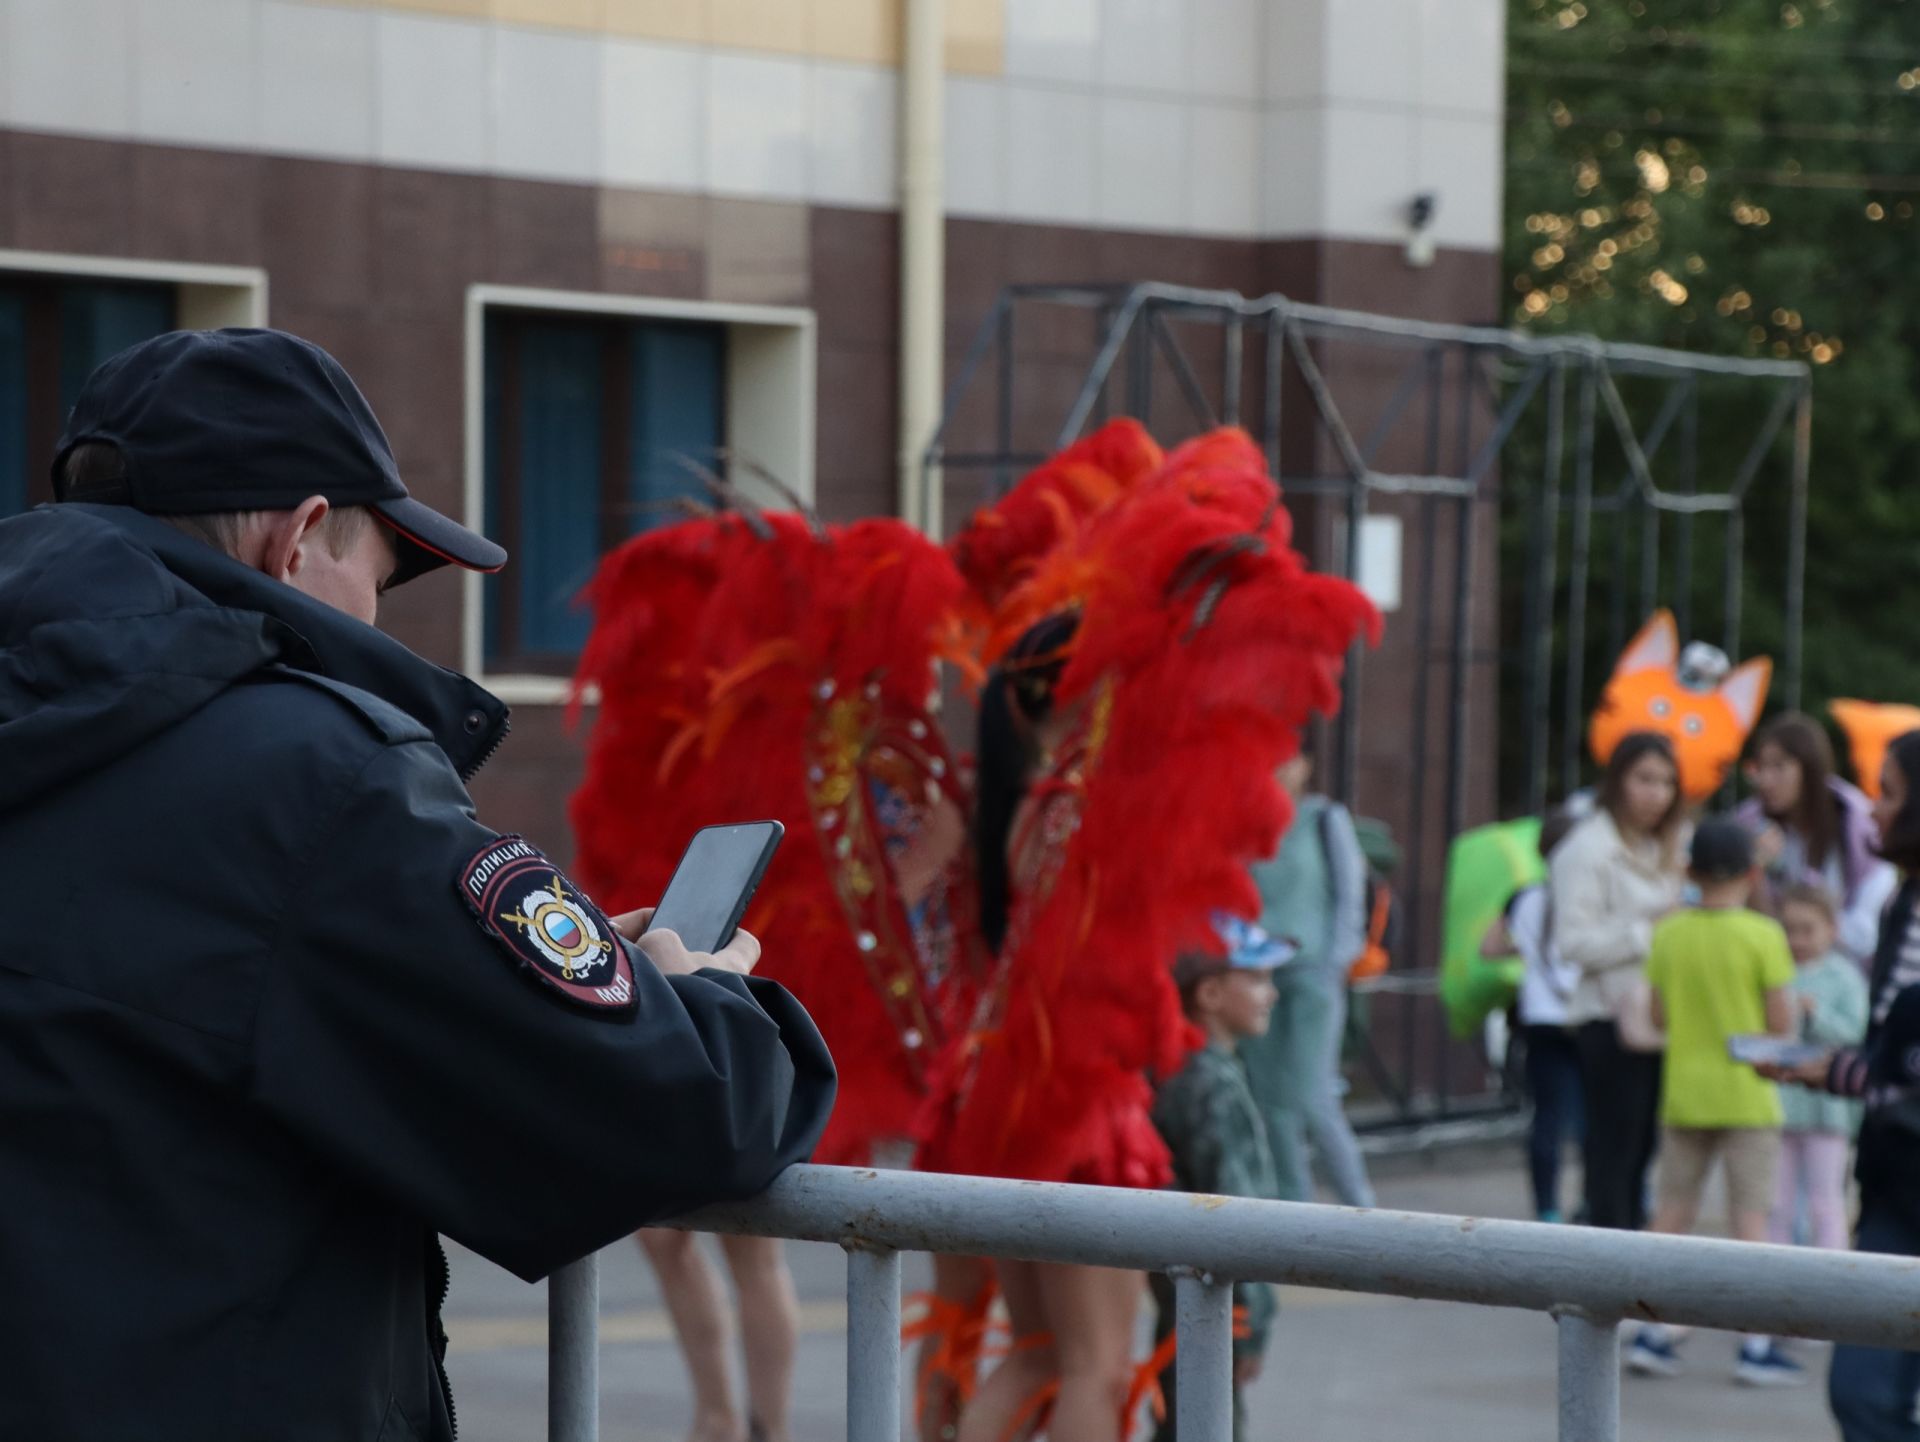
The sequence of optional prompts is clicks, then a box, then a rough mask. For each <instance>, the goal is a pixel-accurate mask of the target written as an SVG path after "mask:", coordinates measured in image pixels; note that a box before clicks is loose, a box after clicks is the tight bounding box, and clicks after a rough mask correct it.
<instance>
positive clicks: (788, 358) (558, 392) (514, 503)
mask: <svg viewBox="0 0 1920 1442" xmlns="http://www.w3.org/2000/svg"><path fill="white" fill-rule="evenodd" d="M814 331H815V327H814V316H813V312H812V311H810V310H806V309H804V308H801V307H797V306H775V305H752V304H743V303H738V302H733V301H710V300H681V299H677V298H670V297H665V296H638V295H608V294H602V293H598V292H592V291H559V290H540V289H536V288H533V287H530V286H506V285H475V286H470V287H468V289H467V327H466V339H467V345H466V386H465V394H466V447H465V455H466V463H465V465H466V474H465V481H466V484H465V501H466V505H465V511H464V516H465V519H466V522H467V524H468V525H470V526H472V527H474V528H476V529H478V530H483V531H485V532H486V533H487V534H488V535H490V536H492V537H493V538H494V539H495V540H497V541H499V542H500V543H501V545H503V546H505V547H506V548H507V554H508V557H509V559H508V562H507V566H506V569H505V570H504V571H502V572H501V573H500V574H499V575H497V576H484V577H483V576H477V575H468V576H467V577H466V578H465V580H464V581H463V583H462V584H463V587H464V592H463V594H464V597H465V602H464V605H463V606H462V608H461V642H460V655H461V669H463V670H464V671H466V673H467V674H468V675H470V676H476V677H478V678H480V680H481V681H482V682H483V683H484V684H485V685H486V686H487V687H488V688H489V689H491V690H492V691H494V692H495V693H497V694H498V695H499V696H500V697H501V698H502V699H503V700H506V701H509V702H512V703H513V704H515V705H521V704H538V705H548V704H553V703H557V702H560V701H564V700H565V699H566V698H567V695H568V691H569V681H568V678H569V677H570V676H571V675H572V673H573V668H574V665H575V663H576V662H577V660H578V657H579V653H580V648H581V646H582V645H583V644H584V643H585V640H586V637H587V633H588V630H589V629H590V626H591V620H592V618H591V615H590V614H589V613H588V612H587V611H586V610H585V609H584V608H583V607H582V606H581V605H580V591H581V588H582V587H584V586H585V585H586V584H587V582H588V581H590V580H591V579H592V578H593V574H594V571H595V568H596V567H598V565H599V564H600V561H601V559H602V558H603V557H604V556H605V555H606V554H607V552H608V551H610V550H612V549H613V548H614V547H616V546H618V545H619V544H620V543H621V542H622V541H625V540H626V539H627V538H628V537H630V536H632V535H634V534H636V533H637V532H639V531H642V530H645V529H648V528H651V527H654V526H658V525H663V524H667V523H670V522H671V521H672V520H673V519H674V517H675V516H676V515H677V514H679V513H680V507H679V506H678V505H677V504H676V502H677V501H682V500H684V499H686V498H687V497H700V498H702V499H704V498H705V497H706V489H705V487H704V486H703V485H702V484H701V482H700V480H699V478H698V477H697V476H696V475H694V474H693V473H692V472H691V471H690V470H689V469H688V463H689V462H690V463H692V464H693V465H695V466H700V467H704V468H706V469H709V470H714V471H720V472H723V473H725V474H726V476H727V479H728V480H729V481H731V482H732V483H733V484H735V485H737V486H739V487H740V488H741V490H742V491H744V492H746V493H747V494H748V495H749V496H751V497H752V498H753V499H754V500H755V501H756V502H758V503H760V504H763V505H767V506H773V507H779V506H784V505H786V504H788V498H789V497H790V496H793V495H797V496H799V497H801V498H802V499H804V500H806V501H811V500H812V499H813V461H814V456H813V450H814V414H813V405H814ZM723 456H724V457H733V458H738V460H739V461H741V462H747V463H749V464H735V465H732V466H729V465H727V464H724V463H723V459H722V458H723ZM762 470H764V473H765V474H766V475H769V476H775V477H778V478H779V483H778V484H776V485H769V484H765V483H763V482H762V481H761V480H760V479H759V478H758V476H759V473H760V472H761V471H762Z"/></svg>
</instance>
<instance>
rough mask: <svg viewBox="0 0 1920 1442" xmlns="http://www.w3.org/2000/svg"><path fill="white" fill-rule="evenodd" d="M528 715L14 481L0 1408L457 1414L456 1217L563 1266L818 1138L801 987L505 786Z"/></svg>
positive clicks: (150, 1441)
mask: <svg viewBox="0 0 1920 1442" xmlns="http://www.w3.org/2000/svg"><path fill="white" fill-rule="evenodd" d="M505 730H506V710H505V708H504V707H503V706H502V705H501V704H500V703H499V702H498V701H497V700H495V699H494V698H493V697H491V696H489V695H488V694H486V693H485V692H484V691H482V690H481V689H480V688H479V687H477V686H475V685H474V684H473V683H471V682H469V681H467V680H466V679H464V678H462V677H460V676H457V675H455V674H454V673H452V672H449V671H444V670H441V669H440V668H438V667H435V666H431V665H429V664H428V663H426V662H424V661H422V660H421V659H420V658H418V657H416V656H415V655H413V654H412V653H411V652H410V651H408V650H406V649H405V648H404V647H402V646H400V645H399V644H398V643H397V642H394V641H393V640H391V639H390V638H388V637H386V636H384V635H383V634H381V633H380V632H378V631H376V630H374V629H373V628H371V627H368V626H363V625H361V624H360V623H359V622H357V621H355V620H353V619H352V618H350V617H347V616H344V615H341V614H339V613H337V612H334V611H332V610H330V609H328V608H327V607H325V606H323V605H320V604H319V603H317V602H314V601H312V600H310V599H309V598H307V597H305V596H303V595H301V594H300V593H298V592H296V591H294V590H293V589H292V588H290V587H287V586H283V585H281V584H279V583H277V582H275V581H272V580H270V579H268V578H267V577H265V576H262V575H260V574H258V573H256V572H253V571H251V570H248V569H247V568H245V567H244V566H241V565H239V564H238V563H236V562H233V561H231V560H229V559H228V558H226V557H225V556H224V555H221V554H220V553H218V552H216V551H215V550H214V549H213V548H211V547H209V546H206V545H204V544H202V543H201V542H199V541H197V540H195V539H192V538H190V537H188V536H185V535H183V534H181V533H180V532H178V531H176V530H174V529H172V528H171V527H168V526H166V525H164V524H162V523H160V522H158V521H155V520H153V519H152V518H150V517H147V516H143V515H139V514H137V513H135V512H132V511H129V510H123V509H118V508H101V507H90V506H55V507H43V508H41V509H39V510H36V511H32V512H29V513H28V514H26V515H24V516H18V517H15V518H13V519H10V520H6V521H0V893H3V894H4V896H5V898H6V900H5V904H4V911H5V917H6V920H5V922H4V924H3V925H0V1438H5V1439H8V1442H11V1439H31V1442H66V1439H86V1442H116V1439H122V1438H128V1439H134V1438H137V1439H140V1442H163V1439H171V1438H179V1439H191V1442H220V1439H262V1438H314V1439H321V1438H324V1439H327V1442H345V1439H356V1438H369V1439H372V1438H380V1439H395V1438H401V1439H412V1438H434V1439H444V1438H448V1437H450V1436H451V1435H452V1434H453V1416H452V1408H451V1402H450V1400H449V1399H448V1398H447V1397H446V1396H445V1395H444V1378H443V1375H442V1373H441V1371H440V1365H439V1364H440V1356H439V1354H440V1352H442V1351H443V1350H444V1345H445V1344H444V1340H443V1338H442V1337H441V1336H440V1334H439V1323H438V1308H439V1304H440V1300H441V1294H442V1293H443V1291H444V1286H445V1281H444V1278H445V1271H444V1263H442V1262H440V1260H439V1246H438V1241H437V1238H436V1237H435V1235H434V1233H435V1232H439V1233H443V1234H445V1235H447V1236H450V1237H453V1238H455V1239H457V1240H458V1241H460V1242H461V1243H462V1244H463V1245H465V1246H467V1247H470V1248H472V1249H473V1250H475V1251H477V1252H479V1253H480V1254H481V1255H483V1256H486V1257H489V1258H491V1259H492V1260H494V1261H495V1262H497V1263H499V1264H500V1265H501V1266H503V1267H506V1268H508V1269H510V1270H511V1271H513V1272H515V1273H517V1274H518V1275H520V1276H521V1277H524V1278H527V1279H529V1280H531V1279H534V1278H537V1277H540V1276H542V1275H544V1274H545V1273H547V1272H548V1271H550V1270H551V1269H552V1268H554V1267H555V1266H558V1265H560V1264H561V1263H564V1262H567V1261H569V1260H572V1259H573V1258H576V1257H580V1256H583V1255H585V1254H586V1253H588V1252H591V1251H593V1250H595V1249H596V1248H598V1247H601V1246H603V1245H605V1244H606V1243H608V1242H610V1241H612V1240H614V1239H615V1238H617V1237H619V1236H621V1235H623V1234H624V1233H627V1232H629V1231H631V1230H632V1229H633V1228H635V1227H637V1226H639V1225H641V1224H643V1223H646V1222H649V1221H654V1220H658V1219H660V1218H663V1217H667V1216H670V1215H673V1214H674V1213H677V1212H680V1211H684V1210H686V1209H687V1208H689V1207H691V1206H694V1205H697V1204H700V1203H702V1202H706V1201H710V1200H719V1199H724V1198H733V1197H741V1196H746V1195H751V1194H752V1193H754V1192H756V1191H758V1190H760V1189H761V1188H763V1187H765V1186H766V1185H767V1183H769V1182H770V1181H772V1179H773V1178H774V1177H775V1176H776V1175H777V1174H778V1173H779V1172H780V1171H781V1169H782V1168H784V1167H786V1166H787V1165H788V1164H790V1163H792V1162H795V1161H800V1160H803V1159H804V1158H805V1157H806V1155H807V1153H808V1151H809V1150H810V1148H811V1147H812V1146H813V1144H814V1142H815V1140H816V1139H817V1138H818V1136H819V1134H820V1131H821V1128H822V1126H823V1125H824V1123H825V1119H826V1115H827V1112H828V1110H829V1108H830V1107H831V1104H832V1099H833V1090H834V1076H833V1066H832V1062H831V1061H830V1059H829V1058H828V1056H827V1054H826V1050H825V1048H824V1046H823V1045H822V1043H821V1040H820V1036H819V1033H818V1032H817V1031H816V1030H815V1029H814V1027H813V1025H812V1023H811V1022H810V1021H809V1020H808V1018H807V1016H806V1014H805V1012H804V1011H802V1010H801V1008H800V1007H799V1005H798V1004H797V1003H796V1002H794V1001H793V999H792V998H791V997H789V996H788V995H787V994H786V993H785V992H784V991H782V990H781V989H780V988H779V987H777V986H774V985H771V984H770V983H765V982H760V981H749V980H745V979H742V978H739V977H735V976H731V975H722V974H719V973H715V972H703V973H701V974H699V975H696V976H677V977H670V978H669V977H662V976H661V975H660V974H659V973H658V972H657V971H655V970H654V968H653V967H652V966H651V964H649V963H648V962H647V961H646V960H645V958H644V957H643V956H641V955H640V954H639V953H638V952H637V951H633V950H631V949H630V948H627V947H626V944H625V943H624V942H621V941H619V940H618V938H617V937H613V938H612V939H611V940H610V941H609V940H607V938H608V937H609V936H610V935H611V928H610V927H607V926H606V922H605V918H604V917H603V916H601V915H600V913H598V912H597V911H594V910H593V909H592V907H591V905H590V903H588V902H586V901H585V899H584V898H581V897H578V896H577V894H571V893H570V884H569V883H567V882H565V880H564V878H563V877H562V876H560V874H559V873H557V872H552V871H551V868H550V867H549V866H547V864H546V863H545V862H544V859H540V860H538V861H534V860H530V859H529V858H536V857H538V853H537V852H536V851H534V850H533V849H532V848H531V847H530V846H523V845H520V844H517V843H505V842H502V841H501V839H500V838H498V837H496V835H495V834H494V833H493V832H491V831H489V830H487V829H486V828H485V827H484V826H482V825H481V824H480V823H479V822H478V821H476V820H475V819H474V815H473V808H472V803H471V802H470V801H469V799H468V796H467V793H466V790H465V788H464V786H463V784H462V780H463V778H464V777H466V776H470V775H471V774H472V772H473V771H474V770H475V769H476V768H477V767H478V766H479V765H480V763H481V762H482V761H483V760H484V759H485V758H486V756H487V754H488V753H489V752H491V750H492V749H493V748H494V747H495V745H497V744H498V742H499V740H500V738H501V737H502V735H503V734H504V732H505ZM476 858H482V859H481V860H478V861H476ZM508 860H511V862H512V865H510V866H504V867H503V863H504V862H506V861H508ZM549 873H551V875H549ZM477 874H483V875H482V880H486V879H494V878H496V877H497V875H506V874H512V875H524V877H526V878H528V879H524V880H523V882H522V884H521V890H522V893H523V894H524V895H528V896H532V895H535V894H536V893H537V896H538V897H541V898H544V901H542V903H541V904H542V905H544V906H546V907H547V908H549V909H548V911H547V912H544V913H542V914H543V915H544V916H546V918H547V928H546V929H547V946H548V950H549V951H551V950H552V948H554V947H559V948H561V951H563V952H564V951H565V949H566V948H567V947H569V946H572V947H575V948H582V947H587V946H588V945H589V943H590V944H591V946H592V947H593V948H596V949H595V950H594V951H593V958H594V960H593V965H595V966H597V967H600V968H601V975H602V976H603V977H604V976H607V975H610V974H611V973H610V972H609V971H608V970H607V969H608V968H611V967H612V966H613V965H614V959H616V958H617V959H618V960H619V961H621V962H623V963H625V964H624V965H622V966H620V967H619V974H620V978H621V980H620V981H619V982H618V983H616V984H615V985H614V986H613V987H612V988H611V990H612V993H613V994H612V995H611V996H610V997H601V998H594V997H589V998H587V1001H588V1002H589V1003H591V1004H583V1003H582V1001H581V1000H580V999H579V997H578V996H577V995H575V994H569V992H568V991H567V990H566V989H564V988H563V987H562V986H561V985H560V984H559V982H560V980H562V979H563V978H562V973H561V970H560V969H559V968H558V967H547V968H546V970H545V971H544V972H543V971H542V968H541V965H539V963H541V962H542V961H543V958H544V957H545V955H546V953H544V952H536V951H534V950H533V949H532V948H533V942H532V941H531V940H530V939H529V938H530V933H527V934H523V933H522V932H521V931H520V930H519V929H518V923H513V922H507V921H503V920H502V919H501V916H500V915H499V914H494V915H492V916H489V915H488V914H487V913H486V907H488V906H492V907H494V908H495V911H496V912H497V913H501V912H512V914H514V915H519V912H518V910H516V909H515V908H516V907H517V906H518V905H519V904H520V903H518V902H516V901H514V900H513V899H512V898H509V899H508V900H506V901H491V900H490V901H487V902H485V903H484V904H482V903H480V902H479V900H478V898H479V897H480V895H481V893H482V892H483V891H485V890H486V887H485V886H483V885H482V884H481V880H476V875H477ZM556 898H558V900H556ZM555 906H559V907H560V911H561V912H563V913H564V915H562V914H560V913H558V912H554V911H553V910H552V908H553V907H555ZM555 954H556V955H558V954H559V953H555ZM529 958H531V961H530V960H529ZM569 974H571V973H569ZM581 974H582V975H585V974H586V973H584V972H583V973H581ZM629 976H630V980H627V978H628V977H629ZM606 989H607V988H603V990H606ZM576 990H577V989H576ZM623 991H624V994H623ZM616 1003H617V1004H616Z"/></svg>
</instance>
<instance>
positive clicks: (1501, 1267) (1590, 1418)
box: [548, 1166, 1920, 1442]
mask: <svg viewBox="0 0 1920 1442" xmlns="http://www.w3.org/2000/svg"><path fill="white" fill-rule="evenodd" d="M673 1225H675V1226H681V1227H685V1228H687V1229H688V1230H697V1231H705V1232H736V1233H751V1234H754V1235H758V1236H770V1237H786V1238H791V1239H793V1240H797V1241H809V1242H833V1243H838V1244H839V1245H840V1246H842V1247H844V1248H846V1251H847V1438H848V1442H899V1439H900V1434H901V1390H900V1376H901V1343H900V1253H901V1252H922V1251H924V1252H946V1253H955V1254H960V1255H967V1256H987V1257H1013V1258H1018V1259H1021V1260H1026V1261H1036V1262H1082V1263H1087V1264H1090V1265H1093V1266H1102V1267H1124V1268H1127V1269H1129V1270H1133V1271H1142V1272H1165V1273H1168V1274H1169V1275H1171V1276H1172V1277H1173V1279H1174V1289H1175V1294H1176V1309H1177V1310H1176V1318H1177V1323H1178V1332H1179V1338H1180V1344H1179V1351H1178V1354H1177V1357H1176V1360H1175V1364H1174V1365H1175V1369H1176V1370H1175V1380H1176V1382H1177V1384H1178V1386H1177V1396H1176V1400H1175V1407H1176V1417H1175V1421H1176V1424H1177V1426H1178V1429H1179V1434H1180V1437H1181V1438H1182V1442H1228V1439H1230V1438H1231V1437H1232V1435H1233V1411H1232V1402H1231V1391H1232V1373H1233V1350H1232V1349H1233V1343H1232V1338H1233V1291H1232V1283H1233V1282H1234V1281H1236V1280H1241V1281H1262V1282H1277V1283H1284V1284H1288V1285H1292V1286H1300V1287H1319V1288H1327V1289H1331V1290H1335V1291H1345V1292H1369V1293H1374V1294H1376V1295H1380V1296H1391V1297H1417V1298H1425V1299H1430V1300H1435V1301H1443V1302H1466V1303H1473V1304H1477V1305H1480V1306H1494V1307H1518V1308H1523V1309H1527V1310H1531V1311H1536V1312H1545V1313H1547V1314H1548V1315H1550V1316H1551V1317H1553V1319H1554V1321H1555V1322H1556V1324H1557V1325H1558V1328H1559V1371H1560V1426H1559V1436H1560V1442H1616V1439H1617V1437H1618V1435H1619V1425H1620V1342H1619V1334H1620V1323H1621V1322H1623V1321H1626V1320H1635V1321H1658V1322H1669V1323H1674V1324H1678V1325H1687V1326H1696V1327H1714V1328H1721V1329H1725V1330H1729V1331H1752V1332H1772V1333H1778V1334H1781V1335H1784V1336H1791V1337H1808V1338H1825V1339H1830V1340H1833V1341H1838V1342H1860V1343H1866V1344H1869V1345H1873V1346H1881V1347H1900V1348H1920V1259H1912V1258H1904V1257H1886V1256H1875V1255H1869V1254H1864V1253H1858V1252H1829V1251H1820V1250H1817V1249H1815V1248H1811V1247H1772V1246H1761V1245H1758V1244H1754V1243H1745V1242H1724V1241H1717V1240H1712V1239H1708V1238H1701V1237H1661V1236H1653V1235H1650V1234H1648V1233H1644V1232H1638V1233H1636V1232H1610V1231H1601V1230H1597V1229H1593V1228H1587V1227H1568V1226H1545V1225H1542V1224H1539V1223H1535V1222H1502V1221H1483V1220H1479V1219H1477V1218H1472V1217H1445V1216H1434V1215H1430V1214H1424V1213H1413V1212H1392V1211H1362V1210H1357V1209H1353V1208H1347V1207H1326V1206H1315V1205H1308V1204H1304V1203H1296V1202H1258V1201H1250V1200H1246V1199H1244V1198H1232V1197H1215V1196H1198V1195H1194V1194H1191V1193H1185V1192H1139V1191H1125V1190H1120V1189H1116V1188H1110V1187H1078V1186H1059V1185H1053V1184H1048V1183H1041V1182H1008V1181H998V1180H994V1179H991V1178H984V1177H954V1176H939V1175H932V1174H927V1173H918V1172H896V1171H868V1170H863V1169H854V1168H848V1167H814V1166H803V1167H795V1168H793V1169H792V1170H791V1171H789V1172H787V1173H786V1175H785V1176H783V1177H781V1178H780V1180H779V1181H777V1182H776V1183H774V1185H773V1187H772V1188H771V1189H770V1190H769V1191H767V1192H766V1193H765V1195H763V1196H759V1197H756V1198H754V1199H753V1200H751V1201H747V1202H740V1203H735V1204H731V1205H727V1206H720V1207H713V1208H709V1209H707V1210H705V1211H701V1212H697V1213H695V1214H693V1215H691V1216H687V1217H683V1218H681V1219H679V1220H678V1221H677V1222H675V1223H674V1224H673ZM595 1265H596V1262H595V1259H594V1258H592V1257H589V1258H587V1259H585V1260H584V1261H581V1262H576V1263H574V1264H573V1265H572V1266H570V1267H566V1268H563V1269H562V1270H561V1271H559V1272H557V1273H555V1274H554V1277H553V1279H552V1282H551V1284H550V1288H551V1289H550V1292H549V1303H548V1305H549V1308H550V1311H551V1323H550V1332H549V1348H550V1362H551V1367H552V1370H551V1372H550V1376H549V1383H548V1386H549V1399H548V1417H549V1426H550V1431H549V1436H550V1437H551V1438H552V1439H553V1442H594V1439H595V1438H596V1436H597V1433H598V1412H599V1399H598V1391H597V1385H596V1382H595V1376H596V1362H595V1358H594V1353H595V1347H596V1336H595V1334H596V1319H595V1315H594V1314H595V1310H596V1305H597V1291H598V1289H597V1284H596V1282H595V1276H596V1273H595V1270H594V1269H595Z"/></svg>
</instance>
